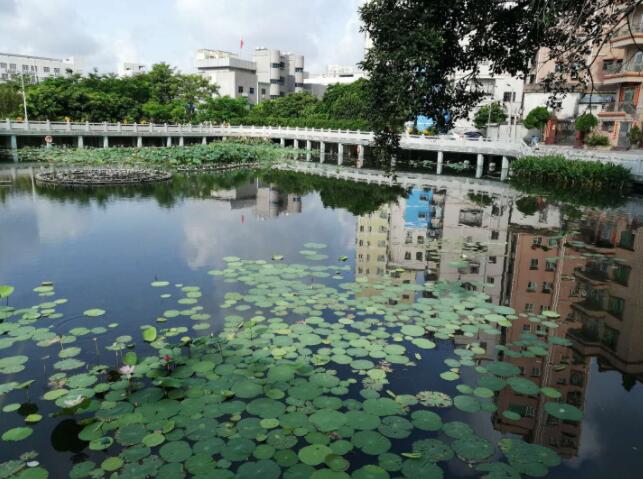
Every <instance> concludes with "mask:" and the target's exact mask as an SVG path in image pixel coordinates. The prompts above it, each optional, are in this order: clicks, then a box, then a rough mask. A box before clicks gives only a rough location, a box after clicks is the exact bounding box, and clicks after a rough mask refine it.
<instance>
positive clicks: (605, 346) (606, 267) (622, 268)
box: [570, 215, 643, 381]
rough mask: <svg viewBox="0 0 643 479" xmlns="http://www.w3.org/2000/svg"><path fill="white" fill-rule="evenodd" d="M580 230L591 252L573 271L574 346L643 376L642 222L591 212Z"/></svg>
mask: <svg viewBox="0 0 643 479" xmlns="http://www.w3.org/2000/svg"><path fill="white" fill-rule="evenodd" d="M581 231H582V234H583V239H584V240H585V242H587V243H591V244H593V245H595V246H594V248H593V249H592V251H593V252H594V253H595V254H596V255H597V256H592V257H590V258H589V259H588V261H587V264H586V265H585V267H584V268H582V269H579V271H577V272H576V281H577V282H578V291H579V294H580V295H581V296H582V297H583V298H584V300H583V301H582V302H580V303H577V304H575V305H574V315H575V317H576V319H577V320H578V321H579V323H580V327H579V328H578V329H577V330H574V331H572V332H571V334H570V336H571V338H572V339H573V340H574V343H575V344H574V347H575V348H576V349H578V350H579V351H581V352H582V353H583V354H584V355H592V356H596V357H598V362H599V366H600V367H601V369H617V370H619V371H621V372H623V373H625V374H627V375H630V376H633V377H636V378H638V379H639V380H640V381H643V259H642V257H643V221H641V219H640V218H639V219H632V218H631V217H629V216H628V215H618V216H614V215H612V216H610V217H609V218H607V217H594V218H590V219H589V220H587V221H586V222H585V223H584V224H583V227H582V230H581Z"/></svg>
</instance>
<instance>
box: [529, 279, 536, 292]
mask: <svg viewBox="0 0 643 479" xmlns="http://www.w3.org/2000/svg"><path fill="white" fill-rule="evenodd" d="M535 291H536V282H535V281H530V282H529V283H527V292H528V293H534V292H535Z"/></svg>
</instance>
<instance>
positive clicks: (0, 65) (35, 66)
mask: <svg viewBox="0 0 643 479" xmlns="http://www.w3.org/2000/svg"><path fill="white" fill-rule="evenodd" d="M77 72H78V67H77V66H76V64H75V62H74V59H73V58H66V59H59V58H47V57H36V56H31V55H19V54H15V53H0V83H4V82H6V81H8V80H11V79H16V78H20V76H21V75H24V76H25V78H26V79H27V80H28V81H30V82H32V83H37V82H39V81H41V80H44V79H45V78H50V77H62V76H66V75H71V74H72V73H77Z"/></svg>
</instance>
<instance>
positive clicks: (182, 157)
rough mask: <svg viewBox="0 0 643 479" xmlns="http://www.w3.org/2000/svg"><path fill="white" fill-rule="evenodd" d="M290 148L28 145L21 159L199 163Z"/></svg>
mask: <svg viewBox="0 0 643 479" xmlns="http://www.w3.org/2000/svg"><path fill="white" fill-rule="evenodd" d="M291 153H292V150H286V149H283V148H281V147H280V146H278V145H273V144H271V143H263V142H261V143H248V142H245V143H244V142H233V141H230V142H228V141H225V142H216V143H210V144H209V145H189V146H185V147H181V148H178V147H168V148H165V147H154V148H150V147H148V148H84V149H77V148H24V149H21V150H20V161H21V162H44V163H49V164H52V165H79V164H80V165H92V166H98V165H117V164H118V165H150V166H169V167H172V166H198V165H216V164H221V165H226V164H240V165H241V164H246V163H248V164H249V163H270V162H273V161H277V160H280V159H284V158H286V157H288V155H289V154H291Z"/></svg>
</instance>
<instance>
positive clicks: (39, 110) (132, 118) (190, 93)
mask: <svg viewBox="0 0 643 479" xmlns="http://www.w3.org/2000/svg"><path fill="white" fill-rule="evenodd" d="M216 91H217V87H216V86H215V85H211V84H210V83H209V82H208V80H207V79H206V78H204V77H202V76H200V75H196V74H191V75H186V74H182V73H180V72H177V71H176V70H175V69H174V68H172V67H170V66H169V65H167V64H165V63H159V64H156V65H154V66H153V67H152V69H151V70H150V71H149V72H148V73H140V74H137V75H133V76H131V77H124V78H120V77H117V76H116V75H113V74H107V75H101V74H98V73H90V74H89V75H87V76H86V77H83V76H81V75H72V76H69V77H58V78H53V77H52V78H47V79H45V80H44V81H42V82H40V83H38V84H35V85H29V86H28V87H27V104H28V109H29V115H30V118H32V119H38V120H46V119H49V120H52V121H54V120H65V119H67V118H69V119H72V120H74V121H90V122H102V121H107V122H117V121H122V122H139V123H140V122H156V123H163V122H168V123H184V122H190V121H192V120H194V119H195V113H196V111H197V109H198V107H199V105H201V104H202V103H203V102H205V100H206V99H207V98H210V97H211V96H212V94H213V93H215V92H216ZM16 114H19V111H18V112H16Z"/></svg>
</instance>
